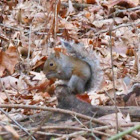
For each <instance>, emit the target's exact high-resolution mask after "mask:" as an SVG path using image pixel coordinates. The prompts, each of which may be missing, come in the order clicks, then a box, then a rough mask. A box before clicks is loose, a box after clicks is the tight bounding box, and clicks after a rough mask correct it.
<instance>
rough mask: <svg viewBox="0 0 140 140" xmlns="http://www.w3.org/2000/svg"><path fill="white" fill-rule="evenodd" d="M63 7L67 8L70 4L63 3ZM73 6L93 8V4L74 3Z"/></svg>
mask: <svg viewBox="0 0 140 140" xmlns="http://www.w3.org/2000/svg"><path fill="white" fill-rule="evenodd" d="M62 5H63V6H66V7H68V6H69V4H68V3H66V2H62ZM72 5H73V6H74V7H76V8H87V7H89V6H91V5H92V4H85V3H74V2H73V3H72Z"/></svg>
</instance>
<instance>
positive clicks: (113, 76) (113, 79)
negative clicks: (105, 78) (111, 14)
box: [109, 21, 119, 133]
mask: <svg viewBox="0 0 140 140" xmlns="http://www.w3.org/2000/svg"><path fill="white" fill-rule="evenodd" d="M113 25H114V21H113V23H112V24H111V26H110V28H109V36H110V40H109V46H110V55H111V67H112V81H113V92H114V100H115V104H114V105H115V114H116V130H117V133H118V131H119V123H118V109H117V103H116V91H115V75H114V64H113V52H112V40H111V39H112V35H111V34H112V28H113Z"/></svg>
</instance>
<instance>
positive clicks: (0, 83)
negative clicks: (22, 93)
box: [0, 77, 12, 104]
mask: <svg viewBox="0 0 140 140" xmlns="http://www.w3.org/2000/svg"><path fill="white" fill-rule="evenodd" d="M0 85H1V86H2V89H3V91H4V93H5V95H6V97H7V99H8V101H9V103H10V104H12V101H11V99H10V96H9V94H8V93H7V91H6V89H5V87H4V85H3V83H2V80H1V77H0Z"/></svg>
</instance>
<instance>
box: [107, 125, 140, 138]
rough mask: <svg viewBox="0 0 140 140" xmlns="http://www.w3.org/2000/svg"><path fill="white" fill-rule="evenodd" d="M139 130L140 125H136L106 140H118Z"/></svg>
mask: <svg viewBox="0 0 140 140" xmlns="http://www.w3.org/2000/svg"><path fill="white" fill-rule="evenodd" d="M139 129H140V125H136V126H134V127H132V128H130V129H128V130H125V131H123V132H120V133H119V134H117V135H115V136H113V137H111V138H109V139H108V140H118V139H119V138H122V137H123V136H125V135H127V134H130V133H132V132H133V131H135V130H139Z"/></svg>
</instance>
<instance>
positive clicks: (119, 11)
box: [108, 6, 140, 18]
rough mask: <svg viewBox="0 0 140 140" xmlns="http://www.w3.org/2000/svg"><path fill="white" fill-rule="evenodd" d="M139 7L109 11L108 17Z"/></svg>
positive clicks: (138, 7)
mask: <svg viewBox="0 0 140 140" xmlns="http://www.w3.org/2000/svg"><path fill="white" fill-rule="evenodd" d="M139 9H140V6H137V7H133V8H128V9H124V10H117V11H115V12H114V13H111V14H110V15H109V16H108V17H109V18H110V17H112V16H114V15H117V14H119V13H122V12H130V11H135V10H139Z"/></svg>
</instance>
